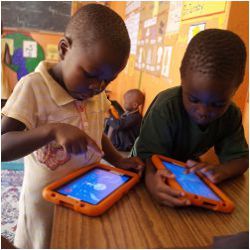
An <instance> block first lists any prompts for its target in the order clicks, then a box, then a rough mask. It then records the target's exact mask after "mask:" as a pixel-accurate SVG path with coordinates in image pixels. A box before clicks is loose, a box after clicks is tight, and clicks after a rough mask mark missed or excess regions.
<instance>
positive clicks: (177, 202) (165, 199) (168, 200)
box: [159, 193, 191, 207]
mask: <svg viewBox="0 0 250 250" xmlns="http://www.w3.org/2000/svg"><path fill="white" fill-rule="evenodd" d="M159 199H160V200H161V202H162V203H163V204H165V205H167V206H168V204H171V206H172V207H182V206H189V205H191V202H190V201H189V200H188V199H179V198H175V197H172V196H168V195H166V194H163V193H161V194H159Z"/></svg>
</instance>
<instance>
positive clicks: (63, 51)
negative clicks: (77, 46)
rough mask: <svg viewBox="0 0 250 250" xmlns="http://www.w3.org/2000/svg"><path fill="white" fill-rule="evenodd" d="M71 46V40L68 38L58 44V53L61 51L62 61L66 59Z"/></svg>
mask: <svg viewBox="0 0 250 250" xmlns="http://www.w3.org/2000/svg"><path fill="white" fill-rule="evenodd" d="M70 46H71V44H70V40H69V39H68V38H67V37H63V38H61V40H60V41H59V43H58V51H59V56H60V58H61V60H63V59H64V57H65V55H66V53H67V51H68V49H69V48H70Z"/></svg>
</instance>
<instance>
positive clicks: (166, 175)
mask: <svg viewBox="0 0 250 250" xmlns="http://www.w3.org/2000/svg"><path fill="white" fill-rule="evenodd" d="M156 175H158V176H161V177H163V178H175V175H174V174H173V173H172V172H171V171H169V170H167V169H164V170H163V169H162V170H157V172H156Z"/></svg>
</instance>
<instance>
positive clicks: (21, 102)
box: [1, 76, 38, 129]
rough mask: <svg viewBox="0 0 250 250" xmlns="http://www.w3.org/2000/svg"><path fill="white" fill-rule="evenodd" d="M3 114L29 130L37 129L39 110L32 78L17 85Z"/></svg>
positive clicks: (26, 78)
mask: <svg viewBox="0 0 250 250" xmlns="http://www.w3.org/2000/svg"><path fill="white" fill-rule="evenodd" d="M33 84H35V82H33ZM1 113H2V115H4V116H8V117H10V118H14V119H16V120H18V121H20V122H22V123H24V124H25V125H26V127H27V128H28V129H31V128H34V127H36V124H37V114H38V108H37V101H36V96H35V93H34V90H33V87H32V78H31V77H29V76H27V77H24V78H22V79H21V80H20V81H19V82H18V83H17V85H16V86H15V88H14V91H13V92H12V94H11V95H10V97H9V99H8V101H7V103H6V105H5V106H4V108H3V109H2V112H1Z"/></svg>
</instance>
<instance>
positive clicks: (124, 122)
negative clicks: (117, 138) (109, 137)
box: [109, 114, 141, 129]
mask: <svg viewBox="0 0 250 250" xmlns="http://www.w3.org/2000/svg"><path fill="white" fill-rule="evenodd" d="M140 122H141V117H140V115H137V114H132V115H128V116H125V117H121V118H120V119H115V118H113V119H112V120H110V122H109V125H110V126H111V127H113V128H114V129H129V128H132V127H133V126H136V125H137V124H138V123H140Z"/></svg>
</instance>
